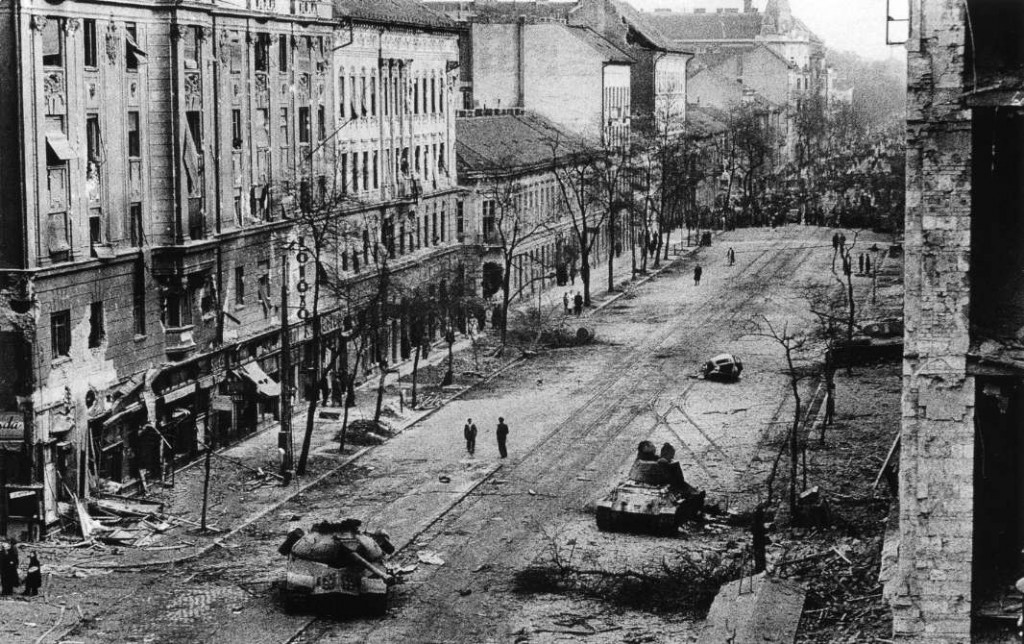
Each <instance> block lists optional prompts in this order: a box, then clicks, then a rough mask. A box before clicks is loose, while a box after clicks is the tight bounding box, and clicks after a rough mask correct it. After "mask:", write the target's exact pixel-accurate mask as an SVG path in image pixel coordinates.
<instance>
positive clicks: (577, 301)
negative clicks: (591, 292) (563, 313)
mask: <svg viewBox="0 0 1024 644" xmlns="http://www.w3.org/2000/svg"><path fill="white" fill-rule="evenodd" d="M572 310H573V311H575V313H576V317H579V316H580V313H583V296H582V295H580V292H579V291H576V295H574V296H573V298H572Z"/></svg>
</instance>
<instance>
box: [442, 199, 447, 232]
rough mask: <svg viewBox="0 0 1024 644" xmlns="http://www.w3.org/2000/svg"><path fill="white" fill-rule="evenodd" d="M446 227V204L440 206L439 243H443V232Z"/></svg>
mask: <svg viewBox="0 0 1024 644" xmlns="http://www.w3.org/2000/svg"><path fill="white" fill-rule="evenodd" d="M447 227H448V213H447V204H444V203H442V204H441V241H444V231H445V228H447Z"/></svg>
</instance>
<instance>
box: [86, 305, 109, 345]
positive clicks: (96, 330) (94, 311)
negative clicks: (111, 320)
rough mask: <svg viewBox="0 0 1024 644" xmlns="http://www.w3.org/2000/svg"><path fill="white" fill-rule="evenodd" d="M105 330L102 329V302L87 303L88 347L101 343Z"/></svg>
mask: <svg viewBox="0 0 1024 644" xmlns="http://www.w3.org/2000/svg"><path fill="white" fill-rule="evenodd" d="M105 337H106V331H105V330H104V329H103V302H93V303H92V304H90V305H89V348H90V349H95V348H96V347H98V346H100V345H101V344H103V338H105Z"/></svg>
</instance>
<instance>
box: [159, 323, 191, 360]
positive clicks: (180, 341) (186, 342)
mask: <svg viewBox="0 0 1024 644" xmlns="http://www.w3.org/2000/svg"><path fill="white" fill-rule="evenodd" d="M194 328H195V327H194V326H192V325H189V326H182V327H168V328H165V329H164V352H165V353H166V354H167V359H168V360H172V361H177V360H184V359H185V358H188V357H189V355H191V353H192V352H193V351H194V350H195V348H196V341H195V338H193V337H192V330H193V329H194Z"/></svg>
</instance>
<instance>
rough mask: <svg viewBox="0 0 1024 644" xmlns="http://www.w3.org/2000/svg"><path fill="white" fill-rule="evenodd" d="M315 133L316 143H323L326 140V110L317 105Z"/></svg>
mask: <svg viewBox="0 0 1024 644" xmlns="http://www.w3.org/2000/svg"><path fill="white" fill-rule="evenodd" d="M316 133H317V139H316V140H317V141H323V140H324V139H326V138H327V110H326V109H325V108H324V106H323V105H319V106H317V108H316Z"/></svg>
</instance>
